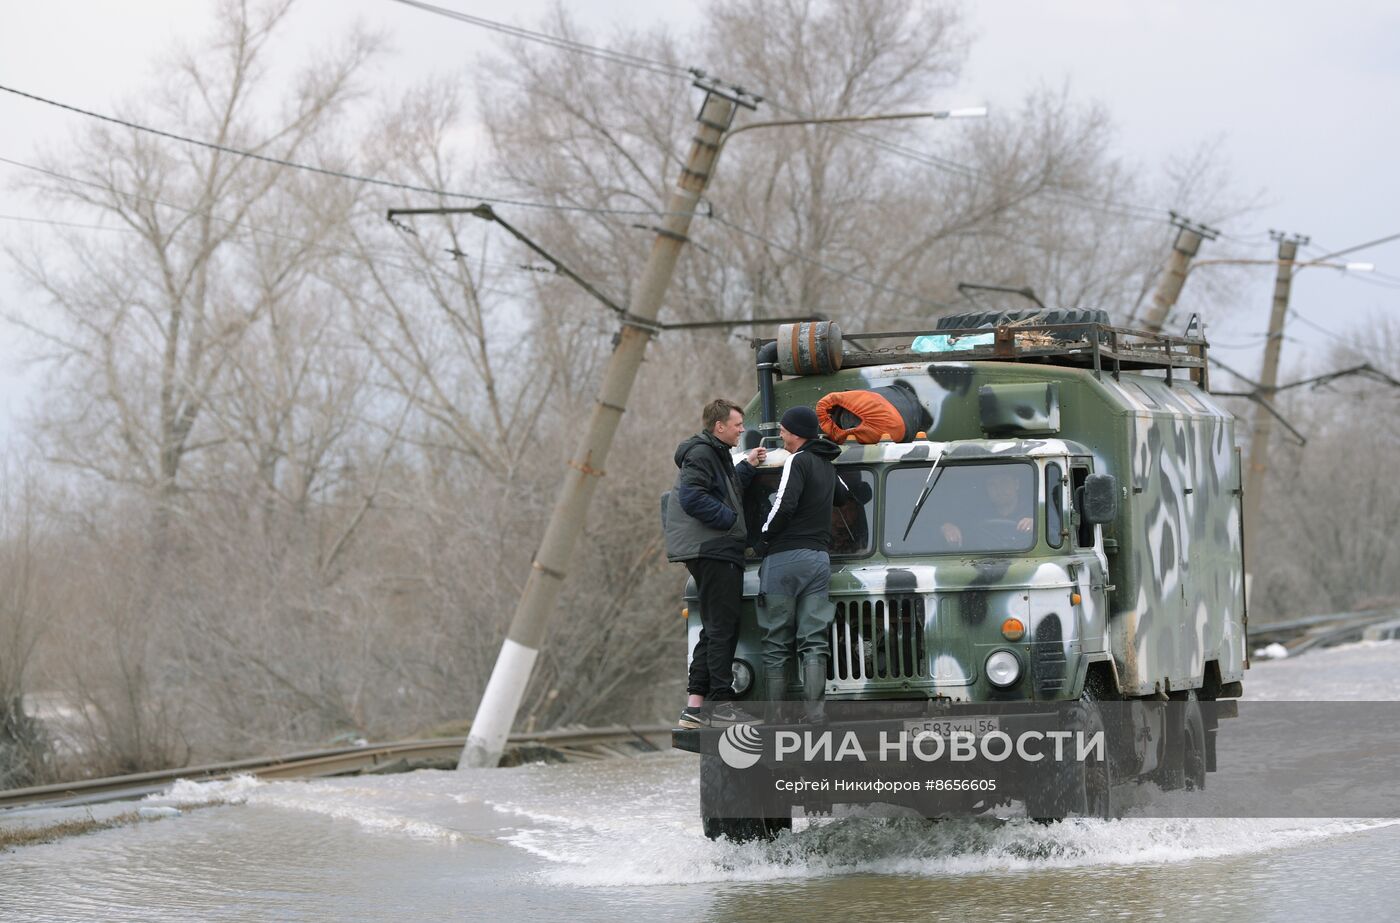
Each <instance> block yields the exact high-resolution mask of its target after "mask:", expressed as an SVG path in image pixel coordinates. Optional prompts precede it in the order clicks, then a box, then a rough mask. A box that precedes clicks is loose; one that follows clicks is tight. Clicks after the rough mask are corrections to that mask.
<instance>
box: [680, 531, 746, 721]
mask: <svg viewBox="0 0 1400 923" xmlns="http://www.w3.org/2000/svg"><path fill="white" fill-rule="evenodd" d="M685 567H686V570H688V571H690V576H692V577H694V578H695V585H696V587H697V588H698V592H699V595H700V640H699V641H697V642H696V643H695V651H694V652H693V653H692V654H691V657H690V677H689V679H688V680H687V681H686V692H688V693H689V694H690V695H703V696H704V697H705V698H706V700H707V701H710V702H723V701H727V700H730V699H733V698H734V649H735V648H736V647H738V646H739V608H740V605H741V604H742V601H743V597H744V568H743V566H742V565H740V564H734V563H732V562H729V561H718V560H715V559H714V558H696V559H694V560H692V561H686V562H685Z"/></svg>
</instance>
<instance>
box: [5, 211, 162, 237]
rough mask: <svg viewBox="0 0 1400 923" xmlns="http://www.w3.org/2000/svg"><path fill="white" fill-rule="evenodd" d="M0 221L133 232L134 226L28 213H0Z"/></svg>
mask: <svg viewBox="0 0 1400 923" xmlns="http://www.w3.org/2000/svg"><path fill="white" fill-rule="evenodd" d="M0 221H22V222H24V223H25V224H51V225H53V226H54V227H60V228H83V229H84V230H88V231H121V232H122V233H124V234H135V233H136V229H135V228H121V227H117V226H116V225H111V224H79V223H78V222H76V221H57V220H55V219H53V218H32V217H30V216H28V215H0Z"/></svg>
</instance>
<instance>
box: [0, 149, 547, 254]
mask: <svg viewBox="0 0 1400 923" xmlns="http://www.w3.org/2000/svg"><path fill="white" fill-rule="evenodd" d="M0 163H5V164H9V165H10V166H12V167H20V168H21V169H25V170H32V171H34V172H35V173H42V174H44V175H45V176H51V177H53V178H54V179H59V180H63V181H64V182H69V183H76V184H77V185H80V186H89V187H92V188H94V189H100V190H102V191H103V192H107V193H110V194H111V195H114V196H117V197H118V198H123V199H130V200H132V201H136V202H146V203H148V204H151V205H157V206H159V207H161V208H167V209H170V210H171V211H177V212H181V213H182V214H186V215H195V216H197V217H201V218H208V219H209V220H210V221H217V222H218V223H220V224H223V225H227V226H228V227H230V228H233V229H235V230H238V231H242V232H244V233H247V234H256V235H260V236H263V237H269V238H272V239H274V240H282V241H286V242H287V243H293V244H300V245H301V246H304V247H308V248H310V249H313V250H318V251H320V252H322V253H327V254H330V255H332V256H342V257H348V258H351V259H360V258H361V256H362V255H361V254H359V253H356V252H355V251H354V250H347V249H345V248H344V247H335V246H331V245H329V244H322V243H316V242H315V241H310V240H307V239H306V238H304V237H297V236H295V235H293V234H288V233H286V232H284V231H274V230H272V229H271V228H265V227H260V226H258V225H254V224H250V223H248V222H246V221H235V220H234V219H232V218H225V217H223V216H221V215H218V214H215V213H214V212H211V211H207V210H204V209H197V208H189V207H187V206H184V205H176V204H174V203H173V202H166V201H163V200H161V199H157V198H153V197H151V196H146V195H140V194H139V193H135V192H128V191H126V190H124V189H117V188H115V187H112V186H109V185H107V184H105V183H97V182H93V181H92V180H85V179H80V178H79V177H76V176H69V175H68V174H66V173H59V172H58V171H56V170H50V169H48V168H46V167H40V166H36V165H34V164H30V163H25V162H24V161H22V160H12V159H10V158H9V157H3V156H0ZM0 218H4V219H9V220H14V221H24V222H30V223H35V224H49V225H57V226H59V227H72V228H82V229H88V230H95V231H122V232H125V233H129V234H140V233H141V232H140V231H139V230H137V229H136V228H132V227H119V226H116V225H101V224H78V223H76V222H71V221H57V220H54V219H50V218H29V217H23V216H18V215H0ZM444 252H445V253H448V254H450V255H452V257H453V259H461V258H462V257H463V256H464V254H461V253H452V251H449V250H444ZM376 259H378V261H379V262H380V263H382V264H383V265H385V266H389V267H391V268H394V269H400V270H402V271H404V272H411V273H418V274H423V273H424V272H425V271H424V269H423V267H421V266H413V265H409V264H406V263H400V262H395V261H393V260H386V259H383V258H382V257H377V258H376ZM472 262H473V263H474V264H480V265H484V266H490V267H493V268H496V269H512V270H520V271H522V272H540V271H541V269H540V267H538V266H533V265H530V264H528V263H508V262H504V261H500V260H486V259H477V258H474V259H473V260H472ZM429 265H431V264H429ZM432 268H433V269H435V270H437V271H438V272H445V271H446V269H445V268H444V267H437V266H432Z"/></svg>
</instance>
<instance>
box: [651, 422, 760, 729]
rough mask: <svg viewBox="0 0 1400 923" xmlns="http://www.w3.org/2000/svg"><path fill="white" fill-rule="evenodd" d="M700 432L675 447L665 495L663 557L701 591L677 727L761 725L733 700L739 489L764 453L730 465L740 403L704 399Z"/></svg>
mask: <svg viewBox="0 0 1400 923" xmlns="http://www.w3.org/2000/svg"><path fill="white" fill-rule="evenodd" d="M702 422H703V424H704V430H703V431H702V432H701V433H699V434H698V435H695V436H691V437H690V438H689V439H687V440H686V441H685V442H682V443H681V444H680V446H678V447H677V448H676V455H675V461H676V467H677V468H679V469H680V473H679V474H678V475H677V476H676V485H675V487H674V488H673V489H672V490H671V493H670V495H669V496H668V497H667V500H666V515H665V524H666V557H667V559H668V560H671V561H679V562H682V563H684V564H685V566H686V569H687V570H689V571H690V576H692V577H694V578H695V586H696V589H697V592H698V594H699V597H700V625H701V628H700V640H699V641H698V642H696V645H695V651H694V652H693V654H692V655H691V659H690V677H689V679H688V681H687V683H686V692H687V694H688V695H689V699H688V700H687V702H686V707H685V710H684V711H682V712H681V717H680V725H681V727H690V728H694V727H703V726H705V725H708V724H741V723H744V724H747V723H761V722H759V721H758V719H757V718H755V717H754V716H753V715H750V714H748V713H747V712H745V711H743V710H742V709H740V708H738V707H737V706H735V705H734V704H733V701H732V700H733V699H734V688H733V684H734V650H735V648H736V647H737V646H738V644H739V610H740V606H741V605H742V602H743V596H744V547H745V546H746V545H747V544H748V530H747V528H746V527H745V523H744V503H743V495H744V490H745V489H746V488H747V487H748V486H749V482H750V481H752V480H753V476H754V471H755V468H754V466H755V465H760V464H762V463H763V459H764V457H765V456H766V454H767V453H766V452H765V451H764V450H763V449H761V448H759V449H753V450H751V451H750V452H749V453H748V457H747V458H746V459H744V460H743V461H741V462H739V464H738V465H737V466H736V465H735V464H734V463H733V461H732V458H731V456H730V452H729V450H730V449H731V448H733V447H734V446H736V445H738V444H739V437H740V436H741V435H743V432H744V414H743V411H741V410H740V409H739V405H738V404H735V403H734V402H732V401H726V400H723V399H720V400H715V401H711V402H710V403H708V404H706V405H705V409H704V412H703V415H702Z"/></svg>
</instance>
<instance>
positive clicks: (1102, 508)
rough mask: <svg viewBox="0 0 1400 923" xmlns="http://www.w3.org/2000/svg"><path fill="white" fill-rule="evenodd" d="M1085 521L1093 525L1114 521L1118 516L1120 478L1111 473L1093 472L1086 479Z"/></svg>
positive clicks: (1083, 511) (1082, 511)
mask: <svg viewBox="0 0 1400 923" xmlns="http://www.w3.org/2000/svg"><path fill="white" fill-rule="evenodd" d="M1080 513H1082V514H1083V516H1084V521H1085V522H1088V523H1092V524H1093V525H1102V524H1103V523H1106V522H1112V521H1113V520H1114V519H1115V518H1117V516H1118V479H1117V478H1116V477H1114V476H1113V475H1111V474H1091V475H1089V476H1088V477H1087V478H1085V480H1084V508H1083V509H1082V510H1080Z"/></svg>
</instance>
